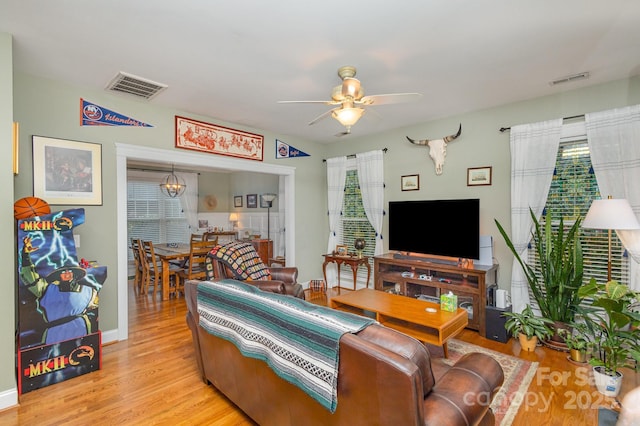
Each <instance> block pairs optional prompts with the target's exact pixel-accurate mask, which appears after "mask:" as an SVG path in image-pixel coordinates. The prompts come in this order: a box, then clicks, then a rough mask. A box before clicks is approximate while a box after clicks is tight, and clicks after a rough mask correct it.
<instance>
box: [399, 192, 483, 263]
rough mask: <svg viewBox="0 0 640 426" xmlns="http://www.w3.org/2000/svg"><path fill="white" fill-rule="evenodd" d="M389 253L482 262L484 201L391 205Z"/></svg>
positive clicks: (424, 201) (403, 202)
mask: <svg viewBox="0 0 640 426" xmlns="http://www.w3.org/2000/svg"><path fill="white" fill-rule="evenodd" d="M389 249H390V250H396V251H400V252H409V253H420V254H432V255H438V256H450V257H458V258H464V259H479V258H480V200H479V199H458V200H422V201H390V202H389Z"/></svg>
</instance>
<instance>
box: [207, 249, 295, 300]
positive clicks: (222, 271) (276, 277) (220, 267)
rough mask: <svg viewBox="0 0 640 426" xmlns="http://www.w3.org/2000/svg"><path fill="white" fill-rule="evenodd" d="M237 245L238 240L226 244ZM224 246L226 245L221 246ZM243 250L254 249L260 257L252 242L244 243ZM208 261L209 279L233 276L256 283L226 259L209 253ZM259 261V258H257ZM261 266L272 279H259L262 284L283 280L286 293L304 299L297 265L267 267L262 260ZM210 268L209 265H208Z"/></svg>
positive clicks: (256, 256) (249, 250) (256, 255)
mask: <svg viewBox="0 0 640 426" xmlns="http://www.w3.org/2000/svg"><path fill="white" fill-rule="evenodd" d="M233 243H235V245H237V244H240V243H238V242H231V243H227V244H226V245H232V244H233ZM220 247H224V245H222V246H220ZM243 250H245V251H247V252H251V251H253V252H254V253H255V258H258V259H259V256H258V253H257V252H256V251H255V249H254V248H253V246H251V244H247V243H245V245H243ZM249 256H250V257H252V258H254V256H253V253H250V254H249ZM207 262H209V263H210V271H209V272H208V273H207V279H208V280H216V281H219V280H223V279H226V278H232V279H236V280H240V281H247V282H250V283H252V284H253V283H256V281H253V280H247V279H246V277H243V276H241V275H239V273H237V272H236V271H235V270H234V269H233V268H232V267H231V266H230V265H229V264H228V263H226V262H224V260H223V259H222V258H220V257H218V256H215V255H209V256H208V257H207ZM256 262H258V260H256ZM260 264H261V265H262V266H261V267H262V268H264V269H268V270H269V272H270V275H271V279H259V281H260V284H261V286H262V285H264V284H266V283H267V282H269V281H272V282H273V283H274V284H276V285H277V283H279V282H281V283H282V284H283V285H284V289H285V294H288V295H290V296H294V297H297V298H300V299H304V298H305V296H304V288H302V285H301V284H299V283H298V281H297V280H298V268H296V267H295V266H287V267H272V268H267V267H266V266H265V265H264V264H262V262H260ZM208 268H209V267H208Z"/></svg>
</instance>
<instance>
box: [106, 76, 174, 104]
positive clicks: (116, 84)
mask: <svg viewBox="0 0 640 426" xmlns="http://www.w3.org/2000/svg"><path fill="white" fill-rule="evenodd" d="M166 88H167V85H166V84H162V83H156V82H155V81H151V80H147V79H146V78H142V77H138V76H136V75H133V74H127V73H125V72H122V71H120V72H119V73H118V74H117V75H116V76H115V77H114V78H113V80H111V81H110V82H109V84H108V85H107V87H106V89H107V90H110V91H113V92H119V93H126V94H129V95H133V96H137V97H139V98H145V99H151V98H153V97H154V96H156V95H157V94H158V93H160V92H162V91H163V90H164V89H166Z"/></svg>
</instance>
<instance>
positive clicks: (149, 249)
mask: <svg viewBox="0 0 640 426" xmlns="http://www.w3.org/2000/svg"><path fill="white" fill-rule="evenodd" d="M142 247H143V253H144V258H145V262H144V263H145V264H146V269H145V279H144V286H143V291H142V293H143V294H148V293H149V287H150V286H151V285H153V291H152V292H151V294H152V295H154V296H155V294H156V292H159V291H160V285H161V284H162V280H163V274H169V283H170V285H171V283H172V284H173V291H171V290H170V291H169V294H171V293H173V292H175V284H176V282H177V278H176V277H177V273H178V271H180V270H181V269H180V268H179V267H177V266H175V265H171V266H170V267H169V270H168V271H164V270H163V269H162V262H160V259H158V258H157V257H156V253H155V251H154V249H153V242H151V241H143V242H142Z"/></svg>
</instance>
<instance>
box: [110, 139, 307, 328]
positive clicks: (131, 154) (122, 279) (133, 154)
mask: <svg viewBox="0 0 640 426" xmlns="http://www.w3.org/2000/svg"><path fill="white" fill-rule="evenodd" d="M115 147H116V191H117V195H116V198H117V200H116V205H117V223H118V225H117V247H118V254H117V259H118V330H117V336H104V340H105V341H109V340H126V339H127V338H128V335H129V315H128V307H127V304H128V301H129V300H128V297H129V296H128V294H129V292H128V290H127V286H128V276H127V253H128V243H127V161H128V160H131V161H146V162H157V163H161V164H174V165H175V166H176V167H179V168H183V169H184V168H189V169H193V170H208V171H216V170H218V171H220V170H223V171H229V172H258V173H268V174H274V175H278V176H283V177H284V191H285V194H286V195H287V196H286V197H284V198H285V200H286V201H285V206H284V208H285V211H286V217H285V229H286V230H287V232H286V235H285V247H286V248H287V262H291V264H292V265H295V252H296V251H295V200H294V198H295V197H294V194H295V192H294V190H295V168H294V167H289V166H278V165H275V164H269V163H262V162H257V161H248V160H238V159H235V158H231V157H223V156H217V155H210V156H207V155H203V154H198V153H193V152H188V151H185V152H182V151H179V150H167V149H159V148H151V147H144V146H138V145H127V144H120V143H117V144H115Z"/></svg>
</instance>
